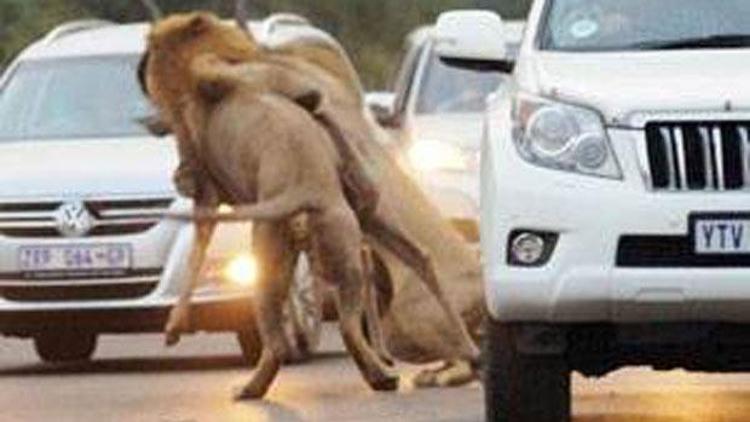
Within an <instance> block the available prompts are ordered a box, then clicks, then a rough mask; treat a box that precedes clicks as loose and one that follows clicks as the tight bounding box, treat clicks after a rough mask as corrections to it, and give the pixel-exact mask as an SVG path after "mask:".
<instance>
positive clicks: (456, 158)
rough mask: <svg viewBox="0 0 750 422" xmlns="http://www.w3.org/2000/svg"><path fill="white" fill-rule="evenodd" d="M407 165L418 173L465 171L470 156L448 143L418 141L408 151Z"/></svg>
mask: <svg viewBox="0 0 750 422" xmlns="http://www.w3.org/2000/svg"><path fill="white" fill-rule="evenodd" d="M407 154H408V157H409V163H410V164H411V166H412V167H414V168H415V169H416V170H419V171H434V170H448V171H465V170H467V169H468V168H469V165H470V160H471V156H470V154H469V153H467V151H465V150H463V149H461V148H459V147H457V146H455V145H453V144H451V143H449V142H440V141H430V140H420V141H417V142H415V143H414V144H412V146H411V148H409V150H408V153H407Z"/></svg>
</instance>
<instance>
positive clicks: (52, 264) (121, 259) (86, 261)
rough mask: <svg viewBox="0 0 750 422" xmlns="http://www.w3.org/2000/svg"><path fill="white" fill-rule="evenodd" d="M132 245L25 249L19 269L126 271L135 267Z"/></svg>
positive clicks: (30, 270) (19, 256)
mask: <svg viewBox="0 0 750 422" xmlns="http://www.w3.org/2000/svg"><path fill="white" fill-rule="evenodd" d="M132 256H133V253H132V249H131V247H130V245H121V244H108V245H71V246H31V247H23V248H21V249H20V251H19V254H18V266H19V267H20V269H21V271H24V272H44V271H71V272H80V271H99V270H125V269H129V268H130V267H131V264H132Z"/></svg>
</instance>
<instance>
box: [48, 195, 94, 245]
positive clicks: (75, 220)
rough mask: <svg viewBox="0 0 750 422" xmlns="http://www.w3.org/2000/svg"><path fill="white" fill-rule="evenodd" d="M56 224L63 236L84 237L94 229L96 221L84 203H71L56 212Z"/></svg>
mask: <svg viewBox="0 0 750 422" xmlns="http://www.w3.org/2000/svg"><path fill="white" fill-rule="evenodd" d="M55 223H56V224H57V231H59V232H60V234H61V235H63V236H65V237H83V236H85V235H86V234H88V232H89V231H90V230H91V228H92V227H93V225H94V219H93V217H92V216H91V213H90V212H89V210H88V209H86V205H84V204H83V202H82V201H71V202H66V203H64V204H63V205H61V206H60V208H58V209H57V211H55Z"/></svg>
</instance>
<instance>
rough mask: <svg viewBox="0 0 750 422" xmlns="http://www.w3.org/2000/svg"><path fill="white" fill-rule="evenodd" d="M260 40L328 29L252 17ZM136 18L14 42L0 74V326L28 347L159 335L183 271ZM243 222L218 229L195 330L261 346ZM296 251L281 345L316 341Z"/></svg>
mask: <svg viewBox="0 0 750 422" xmlns="http://www.w3.org/2000/svg"><path fill="white" fill-rule="evenodd" d="M251 28H252V30H253V31H254V33H255V35H256V36H257V37H258V38H259V39H261V40H263V41H265V42H274V40H277V41H278V40H284V39H290V38H294V37H296V36H305V37H308V36H317V37H320V38H321V39H325V40H327V41H330V42H333V41H332V38H330V37H329V36H327V35H326V34H324V33H322V32H321V31H319V30H317V29H315V28H312V27H310V26H308V25H307V24H306V23H305V22H304V21H303V20H302V19H300V18H295V17H293V16H288V15H284V16H277V17H272V18H269V20H267V21H265V22H261V23H253V24H252V25H251ZM147 31H148V25H147V24H132V25H116V24H113V23H109V22H103V21H80V22H72V23H69V24H66V25H62V26H60V27H58V28H56V29H55V30H53V31H52V32H50V33H49V34H48V35H47V36H46V37H44V38H43V39H41V40H39V41H37V42H36V43H34V44H33V45H31V46H30V47H29V48H28V49H26V50H25V51H24V52H23V53H22V54H20V56H19V57H18V59H17V60H16V61H15V63H13V64H12V65H11V66H10V68H9V69H8V71H7V72H6V74H5V76H4V77H3V79H2V81H0V180H2V181H3V183H2V184H0V334H3V335H6V336H14V337H23V338H33V340H34V344H35V346H36V349H37V351H38V354H39V356H40V357H41V358H42V359H43V360H45V361H51V362H59V361H70V360H81V359H88V358H90V357H91V356H92V355H93V353H94V351H95V347H96V343H97V336H98V335H99V334H102V333H142V332H158V331H160V330H161V329H162V327H163V324H164V322H165V318H166V315H167V313H168V311H169V308H170V307H171V305H172V304H173V303H174V302H175V300H176V297H177V295H178V292H179V291H180V289H181V286H182V284H183V280H184V279H185V272H186V264H187V262H186V260H187V258H188V252H189V249H190V246H191V243H192V240H193V236H194V228H193V226H192V225H190V224H181V223H177V222H175V221H169V220H162V219H160V218H159V217H158V215H159V214H160V213H163V212H164V211H165V210H166V209H169V208H170V207H189V206H191V203H190V201H188V200H187V199H185V198H181V197H178V195H177V194H176V192H175V188H174V187H173V185H172V182H171V177H172V172H173V170H174V169H175V166H176V164H177V154H176V150H175V146H174V142H173V141H172V140H171V139H168V138H164V139H158V138H155V137H153V136H152V135H150V134H149V133H148V132H147V131H146V129H145V128H144V127H143V126H142V125H141V123H139V122H142V121H143V119H144V118H146V117H148V116H150V115H152V114H153V113H154V110H153V109H152V108H151V106H150V104H149V102H148V100H147V99H146V98H145V97H144V96H143V95H142V93H141V91H140V88H139V86H138V84H137V79H136V70H137V66H138V62H139V59H140V56H141V55H142V53H143V51H144V48H145V38H146V34H147ZM250 241H251V239H250V227H249V225H248V224H234V225H222V226H221V227H219V228H218V231H217V233H216V235H215V238H214V241H213V243H212V244H211V248H210V251H209V257H208V260H207V264H206V266H205V268H204V270H203V280H204V283H203V285H202V287H201V288H200V289H199V291H198V292H197V294H196V296H195V299H194V303H195V306H194V310H195V313H194V325H195V328H196V329H197V330H199V331H236V332H237V333H238V338H239V340H240V345H241V346H242V349H243V352H244V354H245V356H246V358H247V359H248V360H250V361H254V360H255V359H256V358H257V356H258V353H259V350H260V342H259V338H258V335H257V331H256V330H255V328H254V324H253V318H252V306H251V301H250V300H249V298H250V297H251V295H252V291H253V282H254V278H255V272H256V271H257V268H256V266H255V262H254V260H253V257H252V256H251V255H250ZM304 267H305V261H304V260H301V262H300V266H299V271H298V274H297V277H296V281H295V283H294V286H295V287H294V289H293V292H292V295H291V297H292V300H291V301H290V304H289V313H288V314H289V318H288V325H289V326H290V330H288V331H289V333H290V336H291V337H292V338H291V340H293V341H292V345H296V346H297V351H300V353H301V354H304V353H305V352H309V351H311V350H312V349H314V348H315V346H316V344H317V335H318V330H319V326H320V322H319V321H320V304H319V300H318V299H317V294H316V292H317V290H316V289H315V288H314V285H313V283H311V278H310V277H309V273H308V272H307V271H306V270H305V268H304Z"/></svg>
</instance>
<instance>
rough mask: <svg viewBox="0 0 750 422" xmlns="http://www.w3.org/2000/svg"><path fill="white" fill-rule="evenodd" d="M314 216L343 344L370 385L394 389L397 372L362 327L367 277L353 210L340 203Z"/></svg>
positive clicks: (316, 242) (318, 254) (397, 381)
mask: <svg viewBox="0 0 750 422" xmlns="http://www.w3.org/2000/svg"><path fill="white" fill-rule="evenodd" d="M342 202H343V201H342ZM315 220H316V221H315V223H314V225H315V241H314V243H315V247H316V250H317V254H316V256H318V257H319V258H320V259H321V263H322V266H323V268H324V271H325V275H326V279H327V280H331V281H332V282H333V283H335V286H336V288H337V293H338V294H337V301H336V304H337V306H338V311H339V327H340V329H341V336H342V338H343V340H344V344H345V345H346V348H347V350H348V351H349V353H350V354H351V355H352V358H353V359H354V361H355V363H356V364H357V367H358V368H359V370H360V372H361V373H362V375H363V377H364V378H365V380H366V381H367V383H368V384H369V385H370V387H371V388H373V389H374V390H378V391H391V390H395V389H397V388H398V384H399V378H398V376H397V375H395V374H394V373H392V372H391V369H390V368H389V366H388V365H387V364H386V363H385V362H384V361H383V359H381V357H380V356H379V355H378V353H377V352H376V351H375V350H374V349H373V348H372V346H371V345H370V344H369V343H368V342H367V340H366V337H365V335H364V331H363V327H362V316H363V312H364V311H365V308H364V303H363V298H364V288H365V286H366V283H367V280H366V278H365V272H364V268H363V262H362V253H361V248H362V234H361V231H360V229H359V226H358V223H357V220H356V217H355V215H354V212H353V211H352V210H351V209H350V208H349V207H348V206H346V205H345V204H343V205H342V206H340V207H335V208H333V209H330V210H326V211H323V212H321V213H320V215H318V216H317V217H316V219H315Z"/></svg>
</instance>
